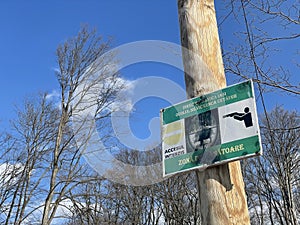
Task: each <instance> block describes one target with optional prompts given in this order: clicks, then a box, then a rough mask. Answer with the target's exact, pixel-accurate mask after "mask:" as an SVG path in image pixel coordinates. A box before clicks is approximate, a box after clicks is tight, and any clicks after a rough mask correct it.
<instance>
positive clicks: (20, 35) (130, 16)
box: [0, 0, 179, 120]
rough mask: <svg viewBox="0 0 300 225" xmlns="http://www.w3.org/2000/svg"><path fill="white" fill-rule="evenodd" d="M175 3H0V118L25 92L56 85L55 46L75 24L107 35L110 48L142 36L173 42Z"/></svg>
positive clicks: (77, 0) (75, 28)
mask: <svg viewBox="0 0 300 225" xmlns="http://www.w3.org/2000/svg"><path fill="white" fill-rule="evenodd" d="M176 7H177V5H176V3H175V1H174V2H173V1H159V0H156V1H120V0H109V1H96V0H94V1H80V0H75V1H57V0H54V1H47V2H46V1H32V0H31V1H1V2H0V27H1V35H0V49H1V54H0V66H1V72H0V76H1V90H0V92H1V93H0V95H1V100H2V107H1V114H0V119H2V120H6V119H8V118H10V116H11V113H12V112H13V109H14V104H19V103H20V101H21V100H22V99H23V98H24V97H25V96H28V95H31V94H36V93H37V92H38V91H48V92H51V91H52V90H53V89H56V88H57V87H58V86H57V82H56V78H55V75H54V70H53V69H54V68H55V67H56V62H55V50H56V47H57V45H58V44H59V43H62V42H63V41H65V40H66V39H67V38H68V37H72V36H74V35H76V33H77V32H78V30H79V27H80V24H89V25H90V26H91V27H96V28H97V30H98V32H99V34H102V35H103V36H104V37H108V36H112V37H113V38H114V41H113V45H114V46H118V45H120V44H124V43H128V42H132V41H138V40H145V39H158V40H165V41H170V42H175V43H178V42H179V28H178V21H177V8H176ZM166 15H167V16H166ZM153 75H154V74H153ZM157 75H159V74H157Z"/></svg>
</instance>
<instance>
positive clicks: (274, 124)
mask: <svg viewBox="0 0 300 225" xmlns="http://www.w3.org/2000/svg"><path fill="white" fill-rule="evenodd" d="M267 118H268V119H267ZM267 118H266V117H265V118H263V119H262V126H261V135H262V143H263V148H264V154H263V156H262V157H260V158H257V159H251V160H245V161H244V163H243V165H244V173H245V183H246V190H247V194H248V201H249V210H250V212H251V220H252V223H253V224H267V223H270V224H278V223H280V224H293V225H296V224H298V222H299V220H300V218H299V213H300V210H299V201H297V200H296V199H299V194H300V188H299V187H300V179H299V171H300V154H299V148H300V132H299V131H300V117H299V114H298V113H297V112H295V111H294V112H289V111H286V110H284V109H283V108H281V107H276V108H275V109H274V110H273V111H272V112H270V113H269V114H268V117H267ZM267 120H268V121H267Z"/></svg>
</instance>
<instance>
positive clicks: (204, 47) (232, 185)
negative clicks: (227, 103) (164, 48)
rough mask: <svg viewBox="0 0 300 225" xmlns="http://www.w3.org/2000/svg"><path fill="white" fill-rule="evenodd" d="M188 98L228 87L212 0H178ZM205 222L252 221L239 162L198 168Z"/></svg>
mask: <svg viewBox="0 0 300 225" xmlns="http://www.w3.org/2000/svg"><path fill="white" fill-rule="evenodd" d="M178 13H179V23H180V31H181V44H182V46H183V64H184V69H185V82H186V89H187V96H188V98H192V97H195V96H199V95H203V94H206V93H208V92H211V91H215V90H217V89H220V88H223V87H225V86H226V81H225V74H224V67H223V60H222V54H221V48H220V42H219V35H218V29H217V21H216V15H215V8H214V1H213V0H201V1H199V0H178ZM196 173H197V182H198V187H199V190H198V191H199V200H200V210H201V211H200V213H201V220H202V224H209V225H216V224H220V225H221V224H222V225H224V224H239V225H240V224H250V219H249V214H248V209H247V200H246V195H245V190H244V182H243V178H242V173H241V167H240V162H239V161H237V162H232V163H229V164H225V165H221V166H217V167H213V168H209V169H206V170H205V171H204V172H200V171H196Z"/></svg>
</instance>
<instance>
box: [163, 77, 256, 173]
mask: <svg viewBox="0 0 300 225" xmlns="http://www.w3.org/2000/svg"><path fill="white" fill-rule="evenodd" d="M160 116H161V124H162V151H163V152H162V155H163V170H164V171H163V174H164V176H167V175H171V174H175V173H179V172H183V171H187V170H191V169H205V168H207V167H209V166H215V165H219V164H224V163H227V162H230V161H234V160H239V159H242V158H246V157H251V156H258V155H261V154H262V147H261V141H260V134H259V126H258V119H257V112H256V104H255V98H254V91H253V83H252V81H250V80H249V81H246V82H243V83H239V84H236V85H232V86H229V87H226V88H224V89H221V90H218V91H215V92H212V93H209V94H206V95H203V96H199V97H195V98H193V99H189V100H187V101H184V102H181V103H179V104H176V105H173V106H170V107H168V108H164V109H162V110H161V114H160Z"/></svg>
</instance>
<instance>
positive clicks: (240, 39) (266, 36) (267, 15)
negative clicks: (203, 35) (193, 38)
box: [219, 0, 300, 96]
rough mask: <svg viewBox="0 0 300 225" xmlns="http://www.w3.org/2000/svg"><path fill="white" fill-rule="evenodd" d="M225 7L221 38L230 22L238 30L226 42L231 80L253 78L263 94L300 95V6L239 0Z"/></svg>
mask: <svg viewBox="0 0 300 225" xmlns="http://www.w3.org/2000/svg"><path fill="white" fill-rule="evenodd" d="M222 6H223V7H224V8H225V9H224V11H223V13H221V14H222V15H223V16H222V17H220V18H219V24H220V35H221V37H222V33H223V29H222V28H223V25H225V24H226V23H227V22H230V24H231V25H230V26H231V27H233V28H235V32H234V33H233V34H232V35H231V36H230V38H228V40H227V39H226V38H225V37H224V38H223V41H222V43H223V59H224V64H225V71H226V73H227V76H231V75H236V76H237V77H238V78H240V79H249V78H252V79H253V80H254V81H256V82H257V83H258V84H259V85H261V88H262V90H265V89H268V90H270V89H271V90H276V91H283V92H284V93H288V94H291V95H294V96H297V95H299V94H300V86H299V80H298V79H297V75H295V74H291V71H292V70H297V69H299V61H298V59H299V48H298V42H299V38H300V33H299V25H300V12H299V7H300V5H299V2H298V1H293V0H287V1H286V0H254V1H249V0H246V1H245V0H238V1H230V2H228V1H226V3H225V2H224V4H223V5H222ZM224 15H225V16H224ZM226 33H227V34H228V32H226ZM287 43H288V45H287ZM289 46H294V47H292V48H291V47H289ZM297 48H298V49H297Z"/></svg>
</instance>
